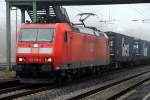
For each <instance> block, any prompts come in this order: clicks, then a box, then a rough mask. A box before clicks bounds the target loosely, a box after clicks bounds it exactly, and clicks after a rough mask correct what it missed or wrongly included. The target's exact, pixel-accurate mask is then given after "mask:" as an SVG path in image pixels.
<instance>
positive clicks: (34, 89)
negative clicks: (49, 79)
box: [0, 68, 150, 100]
mask: <svg viewBox="0 0 150 100" xmlns="http://www.w3.org/2000/svg"><path fill="white" fill-rule="evenodd" d="M145 70H147V71H145ZM147 74H148V76H150V75H149V74H150V69H149V68H146V69H144V70H141V71H140V72H139V71H137V72H136V71H135V72H134V73H132V74H130V75H127V76H124V77H123V78H122V77H120V78H119V79H115V80H111V81H107V82H104V83H102V84H98V85H93V86H91V87H90V88H85V89H82V90H77V91H74V92H71V94H68V93H67V94H68V95H66V94H64V95H61V96H57V97H56V100H67V99H68V100H78V99H89V100H92V99H91V98H92V96H95V95H96V94H97V93H100V92H101V91H103V92H101V93H105V92H104V91H106V89H110V88H111V87H113V86H116V85H118V84H121V83H123V82H127V81H128V80H133V79H134V78H138V77H142V78H140V79H143V81H146V80H147V79H148V78H147V77H146V76H147ZM142 75H143V76H142ZM145 78H146V79H145ZM82 81H83V80H82ZM143 81H142V82H143ZM79 82H81V81H79V80H77V81H74V82H70V83H68V82H64V83H63V84H61V85H59V84H47V85H37V86H35V85H34V84H22V85H19V86H16V87H10V88H4V89H1V90H0V100H12V99H17V98H19V100H22V99H21V98H22V97H23V98H24V97H26V96H27V95H30V94H34V96H37V95H36V94H40V93H42V92H44V91H46V90H47V91H51V94H49V95H52V96H53V95H55V94H54V91H55V90H56V91H57V90H58V89H61V88H62V87H64V86H66V87H72V86H69V85H73V84H76V83H79ZM107 91H108V90H107ZM39 92H40V93H39ZM35 93H36V94H35ZM106 93H107V92H106ZM114 93H115V92H114ZM103 95H104V94H103ZM110 96H111V95H110ZM116 96H118V94H115V95H113V96H112V98H116ZM105 98H106V96H105ZM39 100H40V99H39ZM47 100H48V99H47ZM98 100H99V99H98Z"/></svg>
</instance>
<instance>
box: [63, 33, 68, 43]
mask: <svg viewBox="0 0 150 100" xmlns="http://www.w3.org/2000/svg"><path fill="white" fill-rule="evenodd" d="M67 41H68V35H67V32H65V33H64V42H67Z"/></svg>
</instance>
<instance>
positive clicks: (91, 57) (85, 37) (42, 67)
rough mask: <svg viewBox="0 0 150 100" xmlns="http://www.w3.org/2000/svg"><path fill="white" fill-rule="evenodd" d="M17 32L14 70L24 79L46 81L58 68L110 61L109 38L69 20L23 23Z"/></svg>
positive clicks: (57, 72) (69, 68)
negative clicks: (74, 24)
mask: <svg viewBox="0 0 150 100" xmlns="http://www.w3.org/2000/svg"><path fill="white" fill-rule="evenodd" d="M94 34H95V35H94ZM17 36H18V37H17V38H18V42H17V51H16V59H17V61H16V62H17V66H15V67H14V70H15V71H16V73H17V76H18V77H19V78H20V79H21V81H23V82H33V80H34V82H44V80H46V81H45V82H49V81H48V80H47V79H48V78H50V77H51V76H53V77H54V76H55V75H56V74H59V73H61V72H67V71H68V70H69V71H72V73H73V71H75V70H77V69H86V68H89V67H91V68H92V67H94V66H100V65H108V64H109V46H108V38H107V36H106V35H105V34H104V33H102V32H100V31H95V30H92V29H89V28H83V27H80V28H79V27H71V26H70V25H69V24H68V23H56V24H22V25H21V28H20V31H19V33H18V35H17Z"/></svg>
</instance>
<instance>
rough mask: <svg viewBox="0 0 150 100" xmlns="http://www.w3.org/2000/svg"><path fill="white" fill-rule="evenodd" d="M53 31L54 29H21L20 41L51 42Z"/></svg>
mask: <svg viewBox="0 0 150 100" xmlns="http://www.w3.org/2000/svg"><path fill="white" fill-rule="evenodd" d="M54 31H55V30H54V29H22V30H21V37H20V41H26V42H30V41H32V42H42V41H43V42H51V41H53V36H54Z"/></svg>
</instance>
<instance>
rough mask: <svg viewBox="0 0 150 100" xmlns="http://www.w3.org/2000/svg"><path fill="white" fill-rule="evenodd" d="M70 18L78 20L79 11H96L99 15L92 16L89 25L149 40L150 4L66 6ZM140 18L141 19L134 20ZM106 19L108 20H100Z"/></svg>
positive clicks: (73, 20)
mask: <svg viewBox="0 0 150 100" xmlns="http://www.w3.org/2000/svg"><path fill="white" fill-rule="evenodd" d="M65 8H66V9H67V12H68V14H69V17H70V20H71V21H72V22H74V23H76V22H78V20H79V16H77V14H78V13H84V12H87V13H95V14H96V15H97V16H94V17H93V16H92V17H90V18H89V19H88V20H87V21H86V22H87V25H94V26H96V27H97V28H99V29H100V30H103V31H115V32H120V33H122V34H127V35H130V36H134V37H137V38H142V39H145V40H149V38H150V21H149V23H148V22H146V21H145V22H144V23H143V22H142V20H144V19H150V11H149V9H150V4H124V5H97V6H65ZM132 20H139V21H132ZM99 21H106V22H99Z"/></svg>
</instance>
